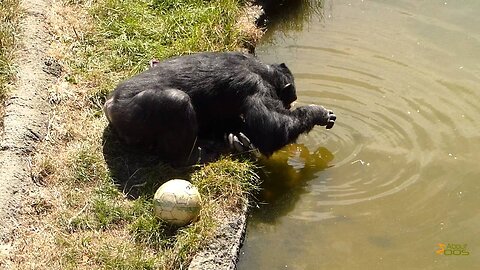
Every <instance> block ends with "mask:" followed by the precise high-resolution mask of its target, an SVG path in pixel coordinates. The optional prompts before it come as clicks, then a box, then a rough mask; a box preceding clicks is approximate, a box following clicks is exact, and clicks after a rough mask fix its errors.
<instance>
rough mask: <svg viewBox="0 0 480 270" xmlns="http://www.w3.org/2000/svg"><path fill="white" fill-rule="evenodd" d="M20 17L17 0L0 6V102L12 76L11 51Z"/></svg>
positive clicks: (4, 2) (3, 2) (9, 0)
mask: <svg viewBox="0 0 480 270" xmlns="http://www.w3.org/2000/svg"><path fill="white" fill-rule="evenodd" d="M20 16H21V12H20V8H19V4H18V0H5V1H2V3H1V5H0V102H2V103H3V101H4V99H5V97H6V95H7V83H9V82H10V81H11V80H12V78H13V74H14V69H13V66H12V59H13V51H14V49H15V46H16V38H17V35H16V34H17V31H18V21H19V18H20Z"/></svg>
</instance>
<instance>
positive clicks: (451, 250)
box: [435, 243, 470, 256]
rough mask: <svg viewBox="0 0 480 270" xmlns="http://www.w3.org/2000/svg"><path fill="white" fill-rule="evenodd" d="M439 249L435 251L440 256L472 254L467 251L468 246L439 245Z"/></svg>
mask: <svg viewBox="0 0 480 270" xmlns="http://www.w3.org/2000/svg"><path fill="white" fill-rule="evenodd" d="M437 246H438V249H437V250H436V251H435V253H437V254H438V255H445V256H451V255H453V256H468V255H470V252H469V251H468V250H467V244H451V243H448V244H443V243H438V244H437Z"/></svg>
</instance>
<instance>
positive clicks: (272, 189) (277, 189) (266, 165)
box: [255, 144, 333, 222]
mask: <svg viewBox="0 0 480 270" xmlns="http://www.w3.org/2000/svg"><path fill="white" fill-rule="evenodd" d="M332 160H333V154H332V153H331V152H330V151H328V149H326V148H324V147H320V148H318V149H317V150H316V151H315V152H314V153H310V151H309V150H308V148H307V147H305V146H304V145H302V144H291V145H288V146H286V147H284V148H283V149H282V150H280V151H278V152H276V153H275V154H273V155H272V156H271V157H270V158H268V159H267V158H264V159H262V160H260V161H259V166H260V168H261V169H260V173H259V176H260V178H261V179H262V180H263V183H262V190H261V193H260V196H259V198H258V199H259V201H260V202H261V205H259V207H258V208H257V209H256V210H255V211H256V213H255V215H256V218H258V219H261V220H263V221H264V222H273V221H274V219H276V218H278V217H280V216H283V215H285V214H287V213H288V212H290V211H291V210H293V209H294V207H295V203H296V201H297V200H298V199H299V197H300V195H301V194H302V193H304V192H305V189H304V187H305V184H306V182H308V181H310V180H312V179H315V178H317V177H318V173H319V172H320V171H322V170H324V169H325V168H327V167H328V166H329V165H328V164H329V162H330V161H332ZM262 203H264V204H262Z"/></svg>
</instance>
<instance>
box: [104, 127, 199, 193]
mask: <svg viewBox="0 0 480 270" xmlns="http://www.w3.org/2000/svg"><path fill="white" fill-rule="evenodd" d="M103 156H104V159H105V161H106V163H107V166H108V168H109V170H110V174H111V177H112V179H113V181H114V183H115V184H116V186H118V188H119V190H120V191H121V192H122V193H123V194H125V195H127V196H128V197H129V198H133V199H136V198H138V197H139V196H146V197H147V198H149V197H153V195H154V193H155V191H156V190H157V188H158V187H159V186H160V185H162V184H163V183H165V182H166V181H168V180H170V179H173V178H181V179H189V175H190V173H191V172H192V170H193V167H186V168H173V167H172V166H170V165H168V164H167V163H164V162H162V161H161V160H160V159H159V158H158V156H156V155H153V154H148V153H144V152H141V151H139V150H136V149H133V148H132V147H128V146H126V145H125V144H123V143H122V142H121V141H120V140H119V138H118V136H117V135H116V134H115V132H113V130H112V129H111V127H110V125H109V126H107V127H106V128H105V130H104V132H103Z"/></svg>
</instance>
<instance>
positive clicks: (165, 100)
mask: <svg viewBox="0 0 480 270" xmlns="http://www.w3.org/2000/svg"><path fill="white" fill-rule="evenodd" d="M296 98H297V96H296V92H295V85H294V79H293V75H292V73H291V72H290V70H289V69H288V68H287V67H286V66H285V64H279V65H266V64H263V63H261V62H260V61H259V60H257V59H256V58H255V57H253V56H251V55H247V54H242V53H236V52H229V53H198V54H193V55H189V56H181V57H176V58H172V59H168V60H166V61H163V62H159V63H156V64H155V65H154V66H153V67H152V68H150V69H149V70H147V71H144V72H142V73H140V74H138V75H136V76H134V77H132V78H130V79H128V80H126V81H124V82H122V83H120V84H119V85H118V86H117V87H116V89H115V90H114V92H113V93H112V94H111V97H110V98H109V99H108V100H107V102H106V104H105V113H106V115H107V118H108V120H109V122H110V123H111V125H112V126H113V128H114V129H115V130H116V132H117V133H118V134H119V136H120V137H121V138H122V139H123V140H124V141H125V142H126V143H128V144H131V145H139V146H145V147H148V148H149V149H151V150H153V151H155V152H156V153H158V154H159V155H160V156H161V157H163V158H164V159H166V160H169V161H172V162H173V163H185V162H186V161H187V160H188V159H189V157H190V155H191V151H192V149H193V148H194V145H195V142H196V140H197V139H198V138H202V139H203V138H206V139H212V138H213V139H218V138H222V137H223V135H224V134H225V133H231V132H243V133H244V134H245V135H246V136H247V137H248V138H250V140H251V142H252V143H253V144H254V145H255V146H256V147H258V149H259V150H260V152H262V153H263V154H265V155H271V154H272V153H273V152H274V151H276V150H278V149H280V148H281V147H283V146H285V145H286V144H288V143H291V142H293V141H295V140H296V139H297V137H298V136H299V135H300V134H301V133H304V132H308V131H310V130H311V129H312V128H313V127H314V126H315V125H322V126H325V125H326V126H327V128H331V127H332V126H333V123H334V121H335V118H336V117H335V115H334V114H333V112H332V111H329V110H326V109H325V108H323V107H321V106H316V105H310V106H305V107H299V108H297V109H295V110H293V111H290V110H289V108H290V104H291V103H292V102H293V101H295V100H296Z"/></svg>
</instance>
